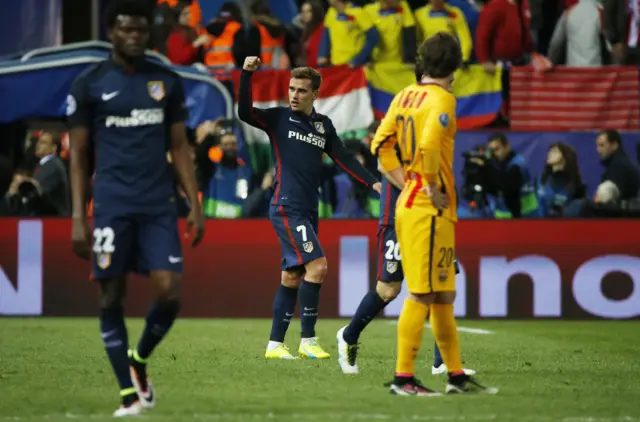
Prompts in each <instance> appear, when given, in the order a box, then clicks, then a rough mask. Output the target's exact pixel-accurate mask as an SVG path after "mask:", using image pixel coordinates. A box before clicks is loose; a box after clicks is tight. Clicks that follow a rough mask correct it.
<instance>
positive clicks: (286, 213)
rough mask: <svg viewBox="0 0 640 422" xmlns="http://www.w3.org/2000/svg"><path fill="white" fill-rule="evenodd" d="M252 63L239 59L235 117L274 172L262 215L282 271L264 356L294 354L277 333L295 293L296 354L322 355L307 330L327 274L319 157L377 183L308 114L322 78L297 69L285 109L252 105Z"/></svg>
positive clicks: (311, 329) (330, 130) (330, 129)
mask: <svg viewBox="0 0 640 422" xmlns="http://www.w3.org/2000/svg"><path fill="white" fill-rule="evenodd" d="M259 66H260V59H259V58H258V57H247V58H246V59H245V62H244V67H243V71H242V76H241V78H240V90H239V99H238V115H239V116H240V119H242V120H243V121H245V122H247V123H248V124H250V125H252V126H254V127H256V128H258V129H262V130H264V131H265V132H267V134H268V135H269V140H270V141H271V147H272V150H273V157H274V161H275V163H274V167H275V169H276V177H275V183H274V193H273V198H272V200H271V205H270V209H269V218H270V220H271V224H272V225H273V227H274V229H275V231H276V233H277V235H278V239H279V240H280V245H281V246H282V274H281V278H280V288H279V290H278V292H277V293H276V297H275V299H274V303H273V324H272V327H271V335H270V338H269V343H268V345H267V350H266V352H265V357H266V358H274V359H294V358H295V357H294V356H293V355H292V354H291V353H290V352H289V349H288V348H287V347H286V346H285V345H284V337H285V334H286V332H287V328H288V327H289V323H290V321H291V317H292V316H293V310H294V308H295V306H296V301H297V298H298V295H299V296H300V324H301V327H302V330H301V340H300V347H299V348H298V355H299V356H300V357H303V358H310V359H326V358H328V357H329V353H327V352H326V351H324V350H323V349H322V348H321V347H320V345H319V344H318V341H317V337H316V333H315V325H316V320H317V318H318V305H319V300H320V287H321V285H322V282H323V280H324V277H325V275H326V273H327V260H326V258H325V256H324V252H323V251H322V247H321V246H320V243H319V242H318V237H317V233H318V199H319V198H318V188H319V186H320V182H321V176H322V155H323V153H327V154H328V155H329V156H330V157H331V158H332V159H333V161H334V162H335V163H336V164H338V165H339V166H340V167H342V169H343V170H344V171H345V172H347V173H349V174H350V175H351V176H352V177H353V178H354V179H356V180H358V181H359V182H360V183H362V184H364V185H366V186H370V187H372V188H373V189H374V190H376V191H377V192H378V193H379V192H380V182H378V181H377V180H376V178H375V177H374V176H373V175H371V174H370V173H369V172H368V171H366V170H365V169H364V167H362V165H361V164H360V163H359V162H358V161H357V159H356V158H355V157H354V156H353V155H352V154H350V153H349V152H348V151H347V149H346V148H345V146H344V144H343V143H342V141H341V140H340V138H339V137H338V134H337V133H336V128H335V127H334V126H333V123H332V121H331V119H330V118H329V117H327V116H325V115H322V114H319V113H317V112H316V111H315V109H314V107H313V104H314V101H315V99H316V98H317V97H318V91H319V89H320V85H321V83H322V76H321V75H320V73H319V72H318V71H317V70H315V69H312V68H309V67H302V68H297V69H293V70H292V71H291V79H290V81H289V102H290V107H273V108H268V109H259V108H255V107H253V104H252V99H251V77H252V75H253V72H254V71H256V70H257V69H258V67H259Z"/></svg>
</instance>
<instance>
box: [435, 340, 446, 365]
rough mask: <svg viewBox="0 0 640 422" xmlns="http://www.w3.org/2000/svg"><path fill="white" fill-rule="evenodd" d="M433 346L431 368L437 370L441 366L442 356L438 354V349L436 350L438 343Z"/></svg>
mask: <svg viewBox="0 0 640 422" xmlns="http://www.w3.org/2000/svg"><path fill="white" fill-rule="evenodd" d="M434 344H435V349H434V350H433V366H434V367H435V368H437V367H438V366H440V365H442V364H443V363H444V361H443V360H442V355H441V354H440V349H439V348H438V343H434Z"/></svg>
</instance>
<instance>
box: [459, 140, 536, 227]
mask: <svg viewBox="0 0 640 422" xmlns="http://www.w3.org/2000/svg"><path fill="white" fill-rule="evenodd" d="M488 147H489V150H490V151H491V156H492V162H487V161H486V160H484V159H482V158H480V157H473V158H470V161H471V162H473V163H475V164H477V165H479V166H481V167H482V170H483V173H484V175H483V178H482V179H483V180H484V182H483V188H484V191H486V192H487V194H489V195H490V199H491V200H492V201H493V206H492V208H493V211H494V216H495V218H531V217H539V216H540V209H539V206H538V198H537V195H536V189H535V180H534V178H533V176H532V175H531V171H530V169H529V166H528V164H527V162H526V160H525V159H524V157H523V156H522V155H520V154H517V153H516V152H515V151H513V150H512V149H511V144H510V143H509V140H508V139H507V137H506V136H505V135H504V134H502V133H494V134H493V135H491V136H490V137H489V141H488Z"/></svg>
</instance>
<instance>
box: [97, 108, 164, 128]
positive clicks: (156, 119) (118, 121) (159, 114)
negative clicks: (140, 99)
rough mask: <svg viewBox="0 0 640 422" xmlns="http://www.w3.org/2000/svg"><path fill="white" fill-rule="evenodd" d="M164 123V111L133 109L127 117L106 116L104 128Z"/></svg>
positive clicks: (158, 109) (159, 109)
mask: <svg viewBox="0 0 640 422" xmlns="http://www.w3.org/2000/svg"><path fill="white" fill-rule="evenodd" d="M163 122H164V110H163V109H161V108H146V109H133V110H131V115H130V116H128V117H121V116H107V118H106V120H105V126H106V127H112V126H115V127H139V126H150V125H159V124H161V123H163Z"/></svg>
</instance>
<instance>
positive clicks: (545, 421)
mask: <svg viewBox="0 0 640 422" xmlns="http://www.w3.org/2000/svg"><path fill="white" fill-rule="evenodd" d="M426 400H427V401H430V400H431V399H426ZM436 400H437V399H436ZM111 417H112V416H111V415H110V414H99V413H94V414H77V413H62V414H49V415H29V416H0V421H2V422H9V421H11V422H22V421H27V420H45V421H46V420H92V419H111ZM185 417H187V418H190V419H195V420H210V421H247V420H259V421H263V420H273V421H277V420H282V419H293V420H303V421H319V420H321V421H376V420H382V421H386V420H389V421H405V420H411V421H426V422H438V421H443V422H482V421H499V420H506V419H508V420H518V421H526V422H640V417H637V416H618V417H591V416H574V417H560V418H558V417H551V416H544V415H517V416H516V415H495V414H487V415H473V416H471V415H469V416H465V415H424V414H423V415H403V414H399V415H398V414H387V413H329V414H313V413H293V414H275V413H192V414H161V413H160V414H158V413H155V414H153V413H147V414H143V415H140V416H137V417H136V419H142V420H147V419H148V420H165V419H166V420H169V421H171V420H174V419H175V418H185Z"/></svg>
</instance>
